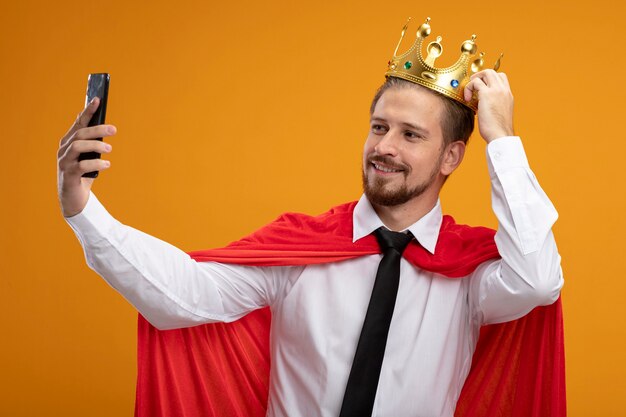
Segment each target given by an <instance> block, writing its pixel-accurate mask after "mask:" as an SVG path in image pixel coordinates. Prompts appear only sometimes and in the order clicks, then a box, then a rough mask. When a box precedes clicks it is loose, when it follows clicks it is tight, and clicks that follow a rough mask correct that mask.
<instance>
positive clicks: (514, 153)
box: [487, 136, 529, 178]
mask: <svg viewBox="0 0 626 417" xmlns="http://www.w3.org/2000/svg"><path fill="white" fill-rule="evenodd" d="M487 167H488V169H489V176H490V177H491V178H494V177H495V175H496V174H497V173H498V172H500V171H502V170H505V169H510V168H529V165H528V159H527V158H526V152H524V146H523V145H522V140H521V139H520V138H519V136H504V137H502V138H499V139H496V140H494V141H491V142H490V143H489V144H488V145H487Z"/></svg>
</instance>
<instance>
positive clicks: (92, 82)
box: [78, 73, 110, 178]
mask: <svg viewBox="0 0 626 417" xmlns="http://www.w3.org/2000/svg"><path fill="white" fill-rule="evenodd" d="M109 79H110V77H109V74H106V73H100V74H89V78H87V96H86V97H85V106H87V104H89V102H90V101H91V100H92V99H93V98H94V97H99V98H100V104H99V105H98V110H96V112H95V113H94V114H93V116H91V120H90V121H89V124H88V125H87V126H89V127H91V126H97V125H101V124H104V119H105V117H106V114H107V98H108V96H109ZM97 140H102V138H97ZM98 158H100V154H99V153H98V152H85V153H81V154H80V155H79V156H78V160H79V161H82V160H84V159H98ZM97 176H98V171H92V172H86V173H84V174H83V177H87V178H96V177H97Z"/></svg>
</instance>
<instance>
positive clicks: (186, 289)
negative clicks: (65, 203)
mask: <svg viewBox="0 0 626 417" xmlns="http://www.w3.org/2000/svg"><path fill="white" fill-rule="evenodd" d="M66 220H67V222H68V223H69V225H70V226H71V227H72V229H73V230H74V232H75V233H76V235H77V237H78V239H79V240H80V242H81V245H82V246H83V249H84V251H85V258H86V260H87V264H88V265H89V266H90V267H91V268H92V269H93V270H95V271H96V272H97V273H98V274H99V275H101V276H102V277H103V278H104V279H105V280H106V281H107V282H108V283H109V284H110V285H111V286H112V287H113V288H115V289H116V290H117V291H119V292H120V293H121V294H122V295H123V296H124V297H125V298H126V299H127V300H128V301H129V302H130V303H131V304H132V305H133V306H135V308H137V309H138V310H139V312H141V314H143V315H144V317H146V318H147V319H148V321H150V322H151V323H152V324H153V325H155V326H156V327H158V328H160V329H171V328H177V327H188V326H193V325H196V324H201V323H209V322H215V321H224V322H229V321H233V320H237V319H239V318H240V317H242V316H244V315H245V314H246V313H248V312H250V311H252V310H255V309H257V308H260V307H264V306H267V305H269V304H271V302H272V300H273V297H274V295H275V293H276V291H278V288H279V287H280V286H281V285H282V283H284V282H286V281H287V279H288V278H285V277H283V278H282V279H277V277H278V275H279V274H285V273H288V272H290V271H293V270H294V269H293V268H292V269H290V268H276V267H264V268H260V267H257V268H254V267H244V266H238V265H223V264H216V263H210V262H196V261H194V260H193V259H191V258H190V257H189V255H187V254H186V253H185V252H183V251H181V250H179V249H177V248H176V247H174V246H172V245H170V244H168V243H166V242H164V241H162V240H159V239H157V238H155V237H152V236H150V235H147V234H145V233H143V232H141V231H139V230H136V229H133V228H132V227H129V226H126V225H123V224H121V223H120V222H118V221H117V220H115V219H114V218H113V217H112V216H111V215H110V214H109V213H108V212H107V211H106V210H105V208H104V207H103V206H102V204H100V202H99V201H98V200H97V198H96V197H95V195H94V194H91V195H90V196H89V199H88V202H87V205H86V206H85V208H84V210H83V211H82V212H81V213H79V214H77V215H75V216H72V217H69V218H67V219H66Z"/></svg>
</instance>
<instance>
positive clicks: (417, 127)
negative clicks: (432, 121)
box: [370, 117, 430, 136]
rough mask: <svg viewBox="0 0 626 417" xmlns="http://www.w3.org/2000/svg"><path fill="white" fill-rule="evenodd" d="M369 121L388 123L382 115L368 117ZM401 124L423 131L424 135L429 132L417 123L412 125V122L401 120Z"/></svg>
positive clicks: (427, 134)
mask: <svg viewBox="0 0 626 417" xmlns="http://www.w3.org/2000/svg"><path fill="white" fill-rule="evenodd" d="M371 122H382V123H389V122H387V120H385V119H384V118H382V117H372V118H370V123H371ZM400 124H401V125H402V126H405V127H408V128H411V129H413V130H417V131H418V132H421V133H423V134H424V135H425V136H429V135H430V132H429V131H428V129H426V128H423V127H422V126H418V125H414V124H413V123H408V122H402V123H400Z"/></svg>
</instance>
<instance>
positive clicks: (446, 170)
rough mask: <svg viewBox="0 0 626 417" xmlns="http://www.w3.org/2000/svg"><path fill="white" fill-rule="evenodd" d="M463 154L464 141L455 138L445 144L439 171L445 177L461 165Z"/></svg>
mask: <svg viewBox="0 0 626 417" xmlns="http://www.w3.org/2000/svg"><path fill="white" fill-rule="evenodd" d="M463 156H465V143H464V142H463V141H460V140H457V141H455V142H452V143H450V144H448V145H447V146H446V149H445V150H444V153H443V157H442V158H441V173H442V174H443V175H445V176H446V177H447V176H448V175H450V174H452V173H453V172H454V170H455V169H456V168H457V167H458V166H459V165H461V162H462V161H463Z"/></svg>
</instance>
